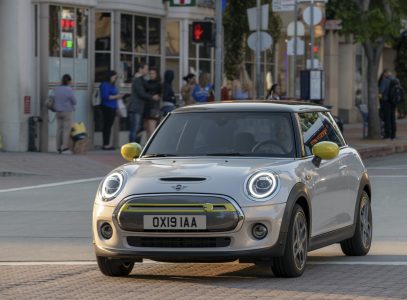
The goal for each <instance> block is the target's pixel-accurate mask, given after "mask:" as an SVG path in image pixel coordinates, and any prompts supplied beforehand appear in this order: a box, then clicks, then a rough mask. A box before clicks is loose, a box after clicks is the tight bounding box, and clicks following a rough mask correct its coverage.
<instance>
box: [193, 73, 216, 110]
mask: <svg viewBox="0 0 407 300" xmlns="http://www.w3.org/2000/svg"><path fill="white" fill-rule="evenodd" d="M212 91H213V85H212V84H211V82H210V75H209V74H208V73H203V74H201V76H200V77H199V83H198V84H196V85H195V87H194V89H193V91H192V98H193V99H194V100H195V102H196V103H205V102H208V100H209V98H210V96H211V93H212Z"/></svg>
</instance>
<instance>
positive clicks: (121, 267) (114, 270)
mask: <svg viewBox="0 0 407 300" xmlns="http://www.w3.org/2000/svg"><path fill="white" fill-rule="evenodd" d="M96 258H97V262H98V266H99V270H100V271H101V272H102V273H103V274H104V275H106V276H114V277H117V276H127V275H129V274H130V272H131V270H133V267H134V262H132V261H125V260H122V259H109V258H107V257H102V256H97V257H96Z"/></svg>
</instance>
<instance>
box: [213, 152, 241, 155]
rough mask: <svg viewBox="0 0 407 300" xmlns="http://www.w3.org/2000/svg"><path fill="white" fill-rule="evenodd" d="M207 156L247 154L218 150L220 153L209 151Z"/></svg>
mask: <svg viewBox="0 0 407 300" xmlns="http://www.w3.org/2000/svg"><path fill="white" fill-rule="evenodd" d="M205 155H206V156H246V154H243V153H239V152H218V153H207V154H205Z"/></svg>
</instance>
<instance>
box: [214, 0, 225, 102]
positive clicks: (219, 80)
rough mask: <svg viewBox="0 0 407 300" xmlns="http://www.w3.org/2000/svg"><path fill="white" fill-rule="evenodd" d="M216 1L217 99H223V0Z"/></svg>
mask: <svg viewBox="0 0 407 300" xmlns="http://www.w3.org/2000/svg"><path fill="white" fill-rule="evenodd" d="M215 2H216V16H215V22H216V48H215V101H220V100H221V88H222V65H223V63H222V47H223V38H222V1H220V0H217V1H215Z"/></svg>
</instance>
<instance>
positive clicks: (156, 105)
mask: <svg viewBox="0 0 407 300" xmlns="http://www.w3.org/2000/svg"><path fill="white" fill-rule="evenodd" d="M149 76H150V79H149V80H148V81H147V82H146V83H145V88H146V92H147V93H149V94H150V95H152V96H154V95H159V96H160V95H161V90H162V88H161V79H160V76H159V74H158V71H157V68H155V67H151V68H150V71H149ZM160 117H161V112H160V101H159V100H154V99H153V98H152V99H151V100H148V101H147V102H146V105H145V107H144V115H143V119H144V129H145V130H146V140H148V139H149V138H150V137H151V136H152V135H153V132H154V130H155V128H156V126H157V123H158V120H159V119H160Z"/></svg>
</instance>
